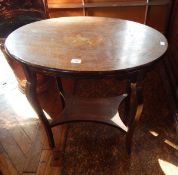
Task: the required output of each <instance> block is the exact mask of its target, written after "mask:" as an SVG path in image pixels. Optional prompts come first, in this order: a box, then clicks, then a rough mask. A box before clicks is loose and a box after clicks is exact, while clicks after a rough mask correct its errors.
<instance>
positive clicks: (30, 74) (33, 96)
mask: <svg viewBox="0 0 178 175" xmlns="http://www.w3.org/2000/svg"><path fill="white" fill-rule="evenodd" d="M22 66H23V69H24V73H25V76H26V79H27V82H26V88H25V94H26V97H27V99H28V101H29V102H30V104H31V105H32V107H33V109H34V110H35V112H36V113H37V115H38V117H39V118H40V120H41V122H42V124H43V126H44V128H45V131H46V134H47V137H48V141H49V146H50V147H51V148H54V147H55V143H54V138H53V134H52V130H51V127H50V124H49V121H48V119H47V118H46V116H45V114H44V112H43V109H42V107H41V105H40V103H39V101H38V97H37V93H36V86H37V78H36V72H34V71H32V70H31V69H30V67H29V66H27V65H25V64H23V65H22Z"/></svg>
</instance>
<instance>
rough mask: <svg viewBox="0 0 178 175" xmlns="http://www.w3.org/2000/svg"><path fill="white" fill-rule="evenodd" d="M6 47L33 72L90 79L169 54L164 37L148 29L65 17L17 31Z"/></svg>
mask: <svg viewBox="0 0 178 175" xmlns="http://www.w3.org/2000/svg"><path fill="white" fill-rule="evenodd" d="M34 29H35V30H34ZM42 29H43V30H42ZM71 29H72V30H71ZM32 41H33V42H32ZM34 41H35V42H34ZM138 41H139V42H138ZM26 43H28V45H26ZM161 43H162V44H161ZM5 45H6V49H7V52H8V53H9V54H10V55H11V56H13V57H14V58H15V59H16V60H18V61H21V62H24V63H25V64H28V65H31V66H32V67H38V68H40V69H42V70H48V69H50V71H51V72H54V73H55V72H56V73H60V74H65V75H66V74H72V75H75V74H76V75H77V74H82V75H83V74H89V76H91V75H92V74H93V75H94V76H96V74H98V75H102V74H103V75H104V74H107V75H109V74H111V75H112V74H115V73H122V72H125V71H132V70H134V69H136V68H137V67H138V68H139V69H140V68H142V67H144V66H147V65H149V64H150V63H153V62H154V61H156V60H157V59H158V58H159V57H160V56H161V55H162V54H163V53H164V52H165V51H166V49H167V41H166V38H165V37H164V36H163V35H162V34H161V33H159V32H158V31H156V30H154V29H152V28H150V27H148V26H145V25H142V24H138V23H135V22H131V21H124V20H119V19H111V18H102V17H101V18H100V17H70V18H68V17H66V18H58V19H49V20H44V21H40V22H37V23H33V24H30V25H28V26H25V27H22V28H20V29H18V30H16V31H15V32H13V33H12V34H11V35H10V36H9V37H8V38H7V40H6V43H5ZM38 46H40V47H38ZM17 48H18V49H17ZM37 48H38V49H37ZM44 48H45V49H44ZM51 48H53V50H51ZM128 51H129V52H128ZM31 53H33V54H31ZM36 58H38V59H36ZM72 59H81V64H72V63H71V60H72ZM101 63H102V64H101ZM93 65H95V66H93Z"/></svg>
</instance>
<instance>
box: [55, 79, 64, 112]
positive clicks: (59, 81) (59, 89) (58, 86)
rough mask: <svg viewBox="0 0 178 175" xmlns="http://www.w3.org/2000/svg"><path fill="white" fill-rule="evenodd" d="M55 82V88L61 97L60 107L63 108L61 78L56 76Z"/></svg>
mask: <svg viewBox="0 0 178 175" xmlns="http://www.w3.org/2000/svg"><path fill="white" fill-rule="evenodd" d="M56 84H57V89H58V91H59V95H60V98H61V102H62V108H63V109H64V107H65V96H64V89H63V86H62V82H61V78H58V77H56Z"/></svg>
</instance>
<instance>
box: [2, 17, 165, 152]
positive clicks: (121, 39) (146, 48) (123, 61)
mask: <svg viewBox="0 0 178 175" xmlns="http://www.w3.org/2000/svg"><path fill="white" fill-rule="evenodd" d="M138 32H139V35H138ZM29 34H30V36H29ZM19 38H21V39H19ZM22 38H23V39H22ZM31 41H33V42H31ZM46 43H48V45H46ZM39 46H40V47H39ZM5 47H6V51H7V54H9V56H11V57H12V58H14V59H16V60H17V61H19V62H20V63H21V64H22V65H23V68H24V71H25V75H26V78H27V89H26V96H27V98H28V100H29V102H30V103H31V105H32V106H33V108H34V109H35V111H36V112H37V114H38V116H39V118H40V120H41V122H42V123H43V125H44V128H45V130H46V134H47V136H48V141H49V145H50V146H51V148H55V142H54V138H53V133H52V130H51V128H52V127H54V126H56V125H59V124H64V123H69V122H74V121H90V122H100V123H105V124H109V125H114V126H116V127H120V128H122V129H123V130H124V131H126V146H127V150H128V152H129V153H131V143H132V137H133V133H134V129H135V126H136V123H137V122H138V120H139V118H140V116H141V113H142V109H143V100H142V86H141V83H142V81H143V79H144V77H145V75H146V73H147V72H148V70H149V69H150V68H151V67H152V66H153V65H154V63H155V62H156V61H158V60H159V58H160V57H161V56H162V55H163V54H164V53H165V51H166V49H167V40H166V38H165V37H164V36H163V35H162V34H161V33H160V32H158V31H156V30H154V29H152V28H150V27H148V26H145V25H142V24H139V23H135V22H131V21H124V20H119V19H112V18H99V17H71V18H59V19H50V20H44V21H40V22H36V23H33V24H29V25H26V26H24V27H21V28H20V29H18V30H16V31H14V32H13V33H12V34H11V35H9V37H8V38H7V40H6V42H5ZM17 48H18V49H17ZM44 48H45V49H44ZM36 58H38V59H36ZM37 72H40V73H42V74H47V75H51V76H54V77H58V79H57V82H58V89H59V92H60V94H61V98H62V99H63V102H65V104H63V107H64V110H63V112H62V113H61V116H59V118H58V119H54V120H53V121H52V122H48V120H47V118H46V116H45V114H44V112H43V110H42V108H41V105H40V102H39V101H38V98H37V94H36V74H37ZM67 76H70V77H75V78H81V77H83V78H101V77H105V78H106V77H116V78H118V79H126V80H129V81H130V83H129V86H130V87H129V88H128V89H130V90H129V91H128V92H126V93H127V94H128V98H129V100H128V102H127V103H128V105H129V112H128V118H129V121H128V122H127V123H126V124H124V123H123V122H122V120H121V119H120V118H119V115H118V112H117V111H118V106H119V103H120V102H121V99H122V98H123V97H121V99H120V97H118V98H116V97H112V98H107V99H96V98H94V99H89V98H84V99H81V98H79V97H74V96H72V97H70V98H68V96H67V95H66V94H64V91H63V88H62V86H61V82H60V77H67ZM82 114H83V115H82ZM84 116H86V118H85V117H84ZM115 118H116V119H115Z"/></svg>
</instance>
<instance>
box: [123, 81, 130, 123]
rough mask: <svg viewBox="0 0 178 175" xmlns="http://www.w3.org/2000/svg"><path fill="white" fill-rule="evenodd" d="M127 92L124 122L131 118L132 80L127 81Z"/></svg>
mask: <svg viewBox="0 0 178 175" xmlns="http://www.w3.org/2000/svg"><path fill="white" fill-rule="evenodd" d="M126 94H127V97H126V98H125V100H124V123H127V122H128V119H129V111H130V94H131V83H130V80H127V83H126Z"/></svg>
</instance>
